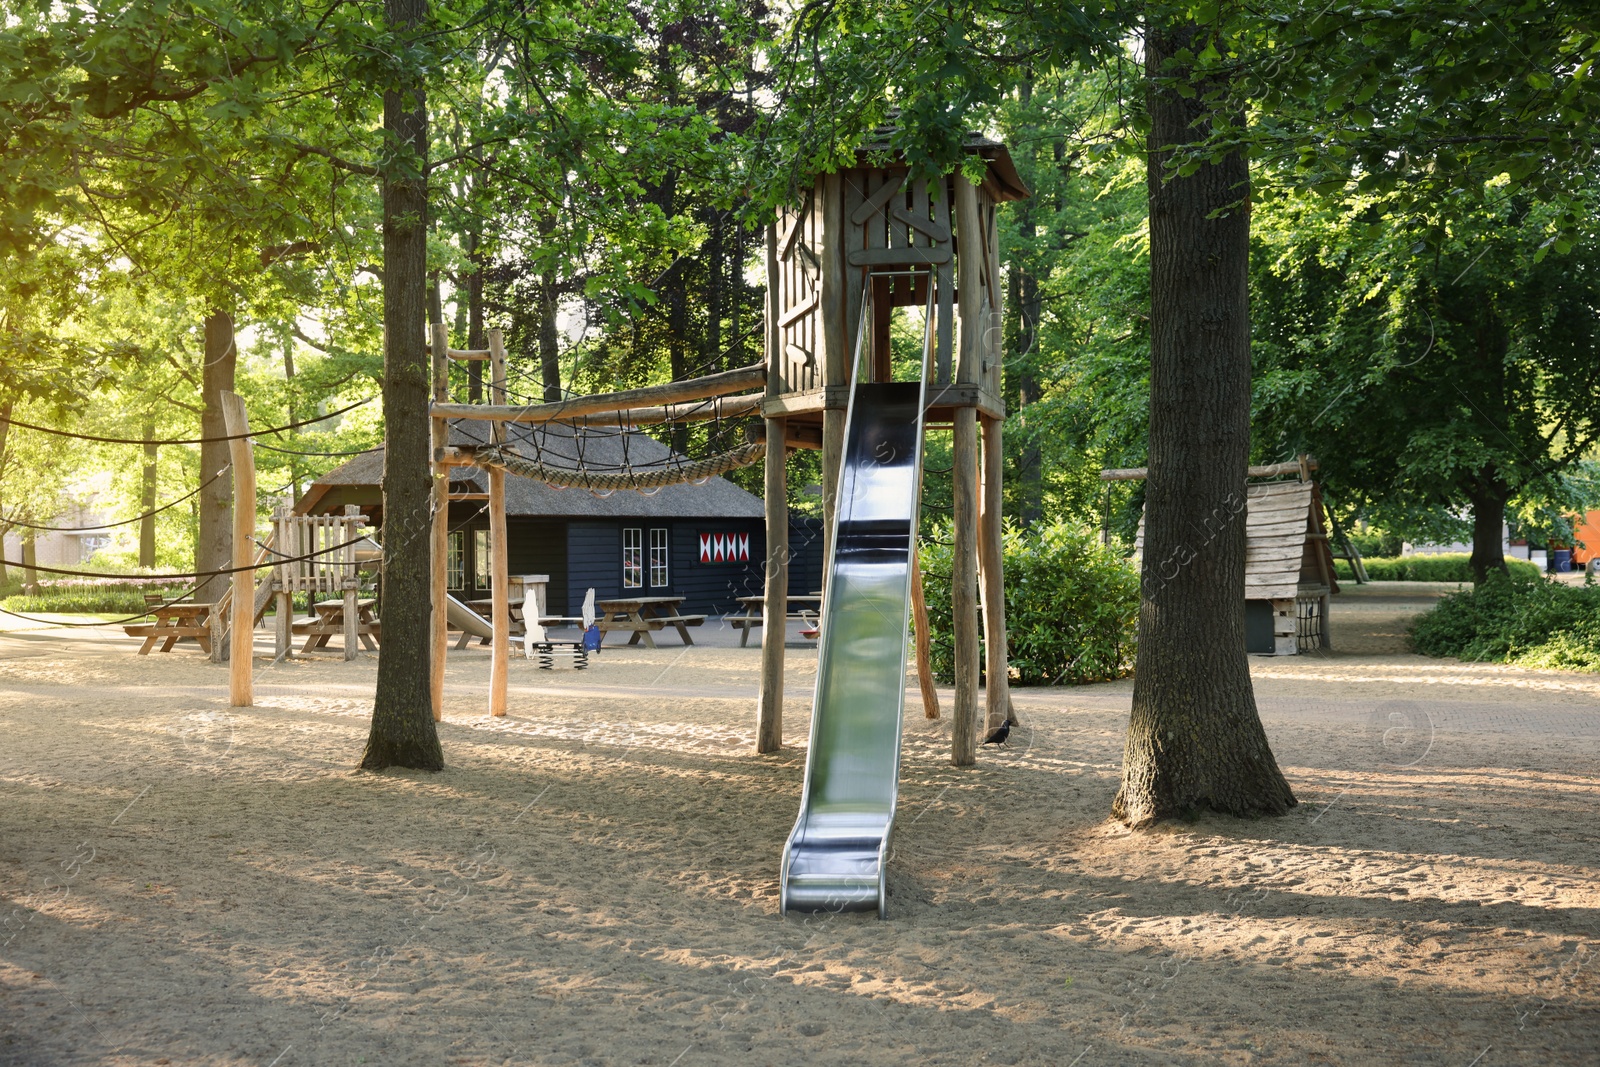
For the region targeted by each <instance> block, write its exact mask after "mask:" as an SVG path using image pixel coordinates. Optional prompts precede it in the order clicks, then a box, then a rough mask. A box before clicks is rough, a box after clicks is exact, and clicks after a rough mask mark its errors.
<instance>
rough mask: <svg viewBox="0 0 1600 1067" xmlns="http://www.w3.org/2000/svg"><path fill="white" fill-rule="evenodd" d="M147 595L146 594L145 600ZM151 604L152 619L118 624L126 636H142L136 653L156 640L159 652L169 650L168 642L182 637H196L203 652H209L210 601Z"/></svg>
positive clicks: (142, 652)
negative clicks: (206, 602)
mask: <svg viewBox="0 0 1600 1067" xmlns="http://www.w3.org/2000/svg"><path fill="white" fill-rule="evenodd" d="M149 595H150V594H146V597H147V602H148V597H149ZM156 603H157V604H160V603H161V602H160V601H157V602H156ZM152 607H153V608H154V614H155V617H156V621H155V622H146V623H134V624H133V625H130V626H124V627H123V628H122V629H123V631H124V632H125V633H126V634H127V635H128V636H129V637H142V638H144V644H143V645H141V646H140V647H139V653H138V654H139V655H141V656H147V655H149V654H150V650H151V649H152V648H154V647H155V645H156V642H158V641H160V642H161V651H162V652H171V651H172V646H173V645H176V644H177V643H178V642H179V641H180V640H182V639H183V638H186V637H192V638H194V639H195V640H196V641H198V642H199V643H200V647H201V648H202V649H204V650H205V651H206V653H207V654H209V653H210V652H211V621H210V618H211V611H212V607H213V605H211V604H199V603H194V602H192V601H183V602H180V603H177V604H167V605H165V606H162V607H156V606H154V605H152Z"/></svg>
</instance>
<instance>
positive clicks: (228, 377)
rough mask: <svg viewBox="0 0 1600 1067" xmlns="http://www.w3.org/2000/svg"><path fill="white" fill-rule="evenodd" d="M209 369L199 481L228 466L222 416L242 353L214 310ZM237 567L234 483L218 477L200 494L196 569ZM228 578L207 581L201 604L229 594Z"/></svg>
mask: <svg viewBox="0 0 1600 1067" xmlns="http://www.w3.org/2000/svg"><path fill="white" fill-rule="evenodd" d="M205 335H206V340H205V365H204V366H203V367H202V368H201V371H200V395H201V399H202V401H203V402H204V404H205V408H204V410H203V411H202V413H201V415H200V436H201V437H203V438H205V439H206V441H205V443H203V444H202V445H201V446H200V480H201V482H204V481H205V480H206V479H207V478H211V477H213V476H214V475H215V474H216V473H217V472H218V471H220V470H222V468H224V467H226V466H227V465H228V442H227V441H224V440H221V438H224V437H227V436H228V427H227V423H226V421H225V420H224V419H223V417H222V394H223V393H225V392H227V393H231V392H233V379H234V371H235V370H236V369H237V367H238V365H239V348H238V346H237V345H236V344H235V343H234V337H233V316H232V315H230V314H229V313H228V312H226V311H220V310H217V309H215V308H213V309H212V311H211V313H210V314H209V315H207V316H206V324H205ZM232 565H233V482H232V481H231V480H229V479H227V478H218V479H217V480H216V481H214V482H212V483H211V484H210V485H208V486H206V487H205V489H204V490H202V491H201V493H200V528H199V532H198V534H197V535H196V538H195V546H194V569H195V570H197V571H202V572H203V571H219V570H227V569H228V568H229V567H231V566H232ZM228 581H229V579H228V576H227V575H219V576H216V577H212V578H206V579H202V580H201V582H200V585H199V587H198V588H197V589H196V590H195V592H194V598H195V600H197V601H200V602H201V603H209V604H214V603H216V602H217V601H218V600H220V599H222V594H223V593H225V592H227V589H228Z"/></svg>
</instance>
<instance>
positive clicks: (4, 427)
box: [0, 400, 14, 586]
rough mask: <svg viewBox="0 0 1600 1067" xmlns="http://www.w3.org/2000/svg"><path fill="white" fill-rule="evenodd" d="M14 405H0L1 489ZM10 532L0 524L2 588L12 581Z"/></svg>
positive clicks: (0, 582)
mask: <svg viewBox="0 0 1600 1067" xmlns="http://www.w3.org/2000/svg"><path fill="white" fill-rule="evenodd" d="M13 403H14V402H13V401H10V400H7V401H6V402H5V403H3V404H0V488H4V485H5V478H4V476H3V475H4V471H5V469H6V437H7V435H8V432H9V431H10V429H11V409H12V406H13ZM4 515H5V509H4V508H0V517H3V516H4ZM10 532H11V527H10V526H8V525H6V524H4V523H0V586H4V585H6V584H7V583H8V582H10V581H11V575H10V574H8V573H6V562H5V543H6V534H8V533H10Z"/></svg>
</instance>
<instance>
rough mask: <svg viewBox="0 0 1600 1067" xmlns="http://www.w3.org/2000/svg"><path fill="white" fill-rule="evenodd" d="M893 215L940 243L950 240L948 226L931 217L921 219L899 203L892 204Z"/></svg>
mask: <svg viewBox="0 0 1600 1067" xmlns="http://www.w3.org/2000/svg"><path fill="white" fill-rule="evenodd" d="M893 214H894V217H895V219H897V220H898V221H900V222H903V223H905V224H906V225H907V226H911V227H914V228H916V229H918V230H920V231H922V232H923V233H925V234H927V235H928V236H929V237H931V238H933V239H934V240H935V241H938V242H940V243H941V244H942V243H944V242H945V241H948V240H950V227H948V226H945V225H942V224H940V223H937V222H934V221H933V220H932V219H922V218H918V217H917V216H915V215H913V214H912V213H911V212H909V211H907V210H906V209H905V208H903V207H901V206H900V205H899V204H896V205H895V206H894V212H893Z"/></svg>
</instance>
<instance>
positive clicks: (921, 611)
mask: <svg viewBox="0 0 1600 1067" xmlns="http://www.w3.org/2000/svg"><path fill="white" fill-rule="evenodd" d="M911 619H912V622H913V623H914V624H915V626H916V631H917V632H916V641H917V644H916V649H917V685H918V686H920V687H921V688H922V714H923V716H924V717H926V718H929V719H937V718H938V717H939V691H938V690H937V689H935V688H934V687H933V657H932V654H931V652H930V650H929V647H928V644H929V641H928V598H927V595H926V594H925V593H924V591H923V588H922V561H921V560H920V559H919V558H918V556H917V546H916V543H915V542H914V541H913V542H912V545H911Z"/></svg>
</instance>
